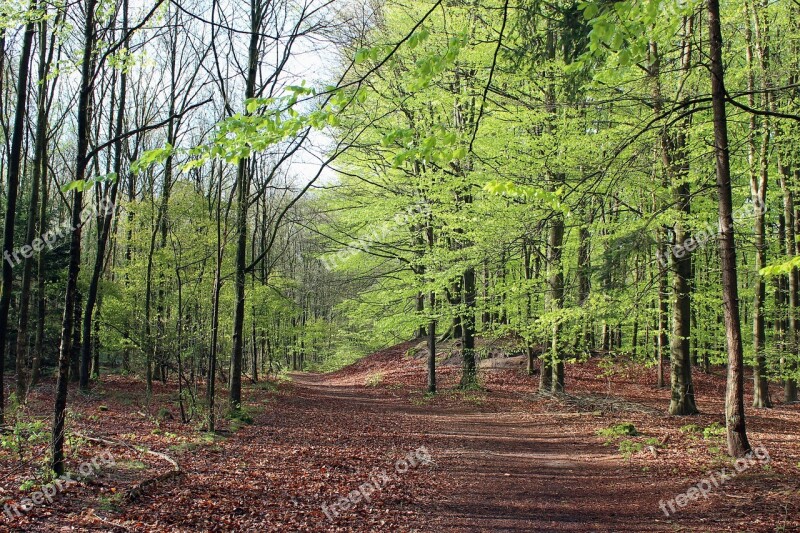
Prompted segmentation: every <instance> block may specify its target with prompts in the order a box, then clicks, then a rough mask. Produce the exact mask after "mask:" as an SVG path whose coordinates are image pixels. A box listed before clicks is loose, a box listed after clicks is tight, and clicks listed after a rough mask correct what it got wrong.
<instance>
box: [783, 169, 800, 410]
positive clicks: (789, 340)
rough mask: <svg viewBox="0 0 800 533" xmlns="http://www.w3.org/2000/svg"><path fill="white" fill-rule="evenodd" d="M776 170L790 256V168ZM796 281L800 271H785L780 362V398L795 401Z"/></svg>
mask: <svg viewBox="0 0 800 533" xmlns="http://www.w3.org/2000/svg"><path fill="white" fill-rule="evenodd" d="M778 171H779V174H780V183H781V190H782V191H783V215H784V218H785V220H786V241H785V249H786V255H787V256H789V257H794V256H795V255H797V240H796V232H795V209H794V193H793V191H792V189H791V187H790V186H789V185H790V184H789V181H788V180H789V179H790V178H791V176H792V170H791V169H790V168H789V167H787V166H786V165H785V164H783V160H782V159H779V161H778ZM798 281H800V272H799V271H798V269H797V268H796V267H794V268H792V269H791V271H790V272H789V275H788V282H787V286H788V288H787V291H788V295H787V296H788V298H787V299H788V304H789V307H788V310H787V327H786V330H787V331H786V351H787V352H788V354H789V356H788V357H785V358H784V361H783V372H784V373H785V374H787V375H786V376H784V386H783V400H784V401H785V402H787V403H789V402H795V401H797V382H796V381H795V379H794V378H793V377H792V376H791V374H792V373H793V371H794V370H795V368H796V367H795V361H796V358H797V357H798V333H800V320H798V317H797V311H798V303H800V300H798V296H800V284H799V283H798Z"/></svg>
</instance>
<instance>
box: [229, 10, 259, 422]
mask: <svg viewBox="0 0 800 533" xmlns="http://www.w3.org/2000/svg"><path fill="white" fill-rule="evenodd" d="M261 17H262V14H261V3H260V0H251V5H250V46H249V56H248V68H247V86H246V88H245V99H248V98H253V97H254V96H255V91H256V76H257V75H258V50H259V43H260V42H261V40H260V34H259V28H260V26H261ZM237 184H238V189H237V196H236V201H237V205H236V232H237V234H236V273H235V281H234V291H235V295H234V310H233V353H232V355H231V368H230V372H231V375H230V395H229V408H230V410H231V411H237V410H239V409H240V408H241V403H242V356H243V354H244V299H245V268H246V267H247V229H248V228H247V207H248V203H249V201H250V169H249V159H243V160H242V161H240V162H239V169H238V174H237Z"/></svg>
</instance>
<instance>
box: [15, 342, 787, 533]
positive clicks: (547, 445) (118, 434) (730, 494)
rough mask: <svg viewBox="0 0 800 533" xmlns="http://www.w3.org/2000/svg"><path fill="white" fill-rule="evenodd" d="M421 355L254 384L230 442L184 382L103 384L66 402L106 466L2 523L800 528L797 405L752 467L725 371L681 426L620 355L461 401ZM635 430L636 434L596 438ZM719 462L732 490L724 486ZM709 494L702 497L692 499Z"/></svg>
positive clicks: (45, 390) (77, 446)
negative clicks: (205, 424) (429, 373)
mask: <svg viewBox="0 0 800 533" xmlns="http://www.w3.org/2000/svg"><path fill="white" fill-rule="evenodd" d="M413 345H414V343H406V344H401V345H398V346H395V347H392V348H388V349H386V350H383V351H381V352H378V353H376V354H373V355H372V356H369V357H367V358H365V359H363V360H361V361H359V362H358V363H356V364H354V365H351V366H349V367H347V368H345V369H343V370H341V371H339V372H336V373H332V374H300V373H297V374H292V375H291V376H290V379H288V380H283V381H282V382H280V383H276V382H262V383H260V384H256V385H251V386H250V387H249V388H248V389H247V390H246V391H245V397H246V399H247V405H246V411H247V412H248V413H249V414H250V415H251V416H252V418H253V421H252V424H247V423H239V422H238V421H233V422H229V421H224V422H225V425H226V427H227V426H230V427H227V431H223V432H222V434H221V435H209V434H208V433H204V432H203V431H202V430H201V429H200V428H199V421H197V420H194V421H193V422H192V423H189V424H183V423H181V422H180V420H178V419H179V414H178V413H179V412H178V410H177V408H176V406H175V400H176V391H175V389H174V388H173V387H171V386H163V385H160V384H159V385H157V386H156V388H155V390H154V395H153V397H152V398H151V399H150V401H149V402H145V401H144V394H143V391H142V388H143V387H142V383H141V382H139V381H137V380H135V379H133V378H130V377H119V376H106V377H105V378H104V379H103V381H102V384H101V385H98V386H97V387H96V388H95V389H94V390H93V392H92V394H90V395H88V396H82V395H78V394H77V393H72V392H71V394H70V410H71V411H70V412H71V416H70V426H71V428H72V429H73V430H75V431H79V432H80V433H81V434H82V435H83V436H84V438H81V437H76V438H74V439H73V440H72V441H71V444H72V445H73V446H74V450H73V453H72V455H71V459H70V468H71V469H72V470H75V471H79V470H80V465H81V464H84V465H86V464H88V465H91V459H92V458H93V457H101V460H99V461H95V464H96V465H98V466H97V467H95V468H93V469H87V470H91V471H90V472H89V475H87V476H86V478H85V479H82V480H80V481H79V482H77V483H74V484H69V486H66V487H63V488H62V487H59V490H57V491H56V492H57V494H56V495H55V496H53V497H52V502H48V501H47V500H45V501H44V502H43V503H42V504H41V505H36V506H34V507H33V509H31V510H29V511H27V512H22V511H20V512H19V516H18V515H17V514H15V513H14V512H13V511H11V515H12V516H11V517H9V516H6V515H2V514H0V531H6V530H10V531H75V530H77V531H87V530H95V531H170V532H178V531H379V530H380V531H425V532H428V531H430V532H433V531H436V532H439V531H509V532H513V531H520V532H521V531H526V532H527V531H631V532H634V531H635V532H643V531H698V532H699V531H800V481H799V480H800V424H799V423H798V422H800V416H798V415H799V414H800V406H798V405H783V404H780V403H779V404H778V405H776V407H775V408H774V409H770V410H758V411H754V410H752V409H748V415H749V418H748V425H749V427H748V429H749V435H750V438H751V441H752V444H753V446H754V447H758V446H763V448H762V450H766V451H767V452H768V454H769V459H770V460H769V462H767V461H766V459H764V457H765V455H764V454H763V453H762V454H761V457H762V458H761V459H759V460H754V461H752V462H751V463H749V464H747V465H746V467H744V466H745V465H742V466H743V467H744V468H743V470H742V471H741V472H740V473H736V471H735V469H734V468H733V466H732V464H731V461H730V460H728V459H726V458H725V455H724V448H725V446H724V442H723V440H722V437H721V436H720V435H719V431H718V430H717V429H716V426H715V425H714V423H715V422H716V423H720V422H722V421H723V417H722V403H721V399H722V397H723V392H724V376H723V375H722V373H721V370H720V369H717V370H716V373H712V374H710V375H706V374H702V373H699V372H698V373H696V374H695V383H696V388H697V398H698V404H699V408H700V409H701V411H703V414H702V415H699V416H694V417H685V418H676V417H669V416H666V415H665V407H666V406H667V404H668V401H669V391H667V390H663V389H657V388H655V387H653V386H652V385H649V384H652V383H654V381H655V379H654V377H655V376H654V370H653V369H643V368H641V367H640V366H638V365H636V366H634V365H633V364H626V363H625V359H624V358H622V357H620V358H618V362H617V364H615V365H614V366H608V365H606V364H603V363H601V361H602V359H600V358H594V359H592V360H590V361H589V362H587V363H584V364H569V365H567V390H568V395H565V396H562V397H553V396H549V395H539V394H536V393H534V392H532V391H535V390H536V377H535V376H534V377H530V376H526V375H523V374H521V373H519V372H517V371H510V370H497V371H486V372H483V373H482V374H481V385H482V389H481V390H475V391H463V392H462V391H459V390H457V389H456V387H455V385H456V381H457V377H458V368H457V367H443V368H441V369H440V373H439V385H440V391H441V392H440V394H438V395H436V396H435V397H429V396H427V395H425V394H423V393H422V390H423V389H424V381H425V377H424V369H423V368H422V363H421V361H420V360H418V359H412V358H410V357H408V356H406V352H407V350H408V349H409V348H410V347H412V346H413ZM598 376H599V377H598ZM772 392H773V398H779V397H780V391H779V390H778V389H777V388H776V389H774V390H773V391H772ZM52 393H53V384H52V383H47V382H46V383H44V384H43V385H42V386H40V387H39V388H37V390H36V391H34V393H33V394H32V397H31V401H30V402H29V404H28V406H27V407H26V409H25V410H24V413H25V414H24V416H23V417H22V419H24V420H27V421H31V420H37V419H38V420H41V421H42V422H43V424H44V425H45V427H47V426H49V418H48V415H49V413H50V406H49V401H50V399H51V398H52ZM26 423H29V422H26ZM627 423H630V424H633V425H634V426H635V428H636V430H637V432H638V435H635V436H625V435H616V436H613V435H607V436H601V435H599V434H598V432H600V431H602V430H604V429H607V428H609V427H611V426H614V425H616V424H627ZM20 427H21V428H22V432H23V433H25V434H26V435H27V436H28V437H30V436H33V438H30V439H29V441H28V440H26V442H25V443H24V444H23V448H22V450H21V451H19V452H16V453H15V454H10V453H9V451H8V450H3V451H0V459H2V463H0V502H2V504H5V505H8V506H11V507H7V509H13V505H15V504H18V503H19V501H20V499H21V498H24V497H26V496H27V497H31V495H32V494H33V493H34V492H35V491H36V490H38V489H39V488H40V487H39V485H40V484H41V482H38V483H33V482H28V483H26V481H28V480H34V479H37V478H39V477H40V476H41V473H40V470H41V468H42V464H43V461H42V459H43V457H44V454H45V453H46V442H40V441H39V440H37V438H36V435H37V430H36V428H35V427H29V426H24V425H22V426H20ZM85 437H97V438H102V439H104V440H105V441H107V442H106V443H101V442H96V441H92V440H86V438H85ZM4 438H6V439H8V438H10V436H9V435H6V436H5V437H4ZM109 442H113V443H114V444H109ZM145 450H152V451H156V452H159V453H163V454H166V455H167V456H169V457H171V458H173V459H174V460H175V461H177V463H178V464H179V465H180V468H181V474H180V476H177V477H173V478H171V479H165V480H162V481H160V482H158V483H154V484H148V483H147V480H150V479H152V478H154V477H157V476H159V475H161V474H163V473H165V472H169V470H170V469H171V466H170V464H169V463H168V462H166V460H165V459H164V458H163V457H160V456H156V455H152V454H148V453H146V451H145ZM109 457H113V464H111V462H110V461H108V460H107V459H108V458H109ZM723 468H724V469H725V471H726V473H727V474H729V475H731V474H732V475H731V477H730V479H727V480H724V481H720V478H719V474H715V475H714V476H713V479H714V480H716V483H712V482H711V478H710V473H715V472H719V471H720V470H722V469H723ZM76 475H77V474H76ZM704 479H707V480H709V482H708V483H705V484H703V480H704ZM142 482H145V485H144V486H140V485H139V484H141V483H142ZM698 483H700V485H699V486H700V487H701V489H702V490H703V493H702V494H698V493H699V490H698V489H695V490H694V491H692V490H690V488H691V487H697V486H698ZM20 485H24V487H23V490H20V489H21V487H20ZM131 487H138V488H139V489H141V490H136V491H134V492H133V493H131V491H130V488H131ZM359 488H360V489H361V491H360V492H354V491H358V490H359ZM682 495H688V496H689V497H684V496H682ZM365 496H366V497H367V498H366V499H365ZM691 496H695V497H696V499H691ZM348 497H349V498H350V503H347V504H344V501H345V499H346V498H348ZM367 499H368V500H369V501H367ZM670 500H671V501H672V506H673V507H674V508H675V512H674V513H673V512H671V510H670V508H669V503H668V502H669V501H670ZM354 502H355V503H354ZM681 502H683V503H684V504H685V505H684V506H683V507H681V506H680V503H681ZM662 503H663V505H661V504H662ZM662 507H663V509H662ZM664 509H666V510H667V511H668V513H669V516H667V514H666V513H665V512H664Z"/></svg>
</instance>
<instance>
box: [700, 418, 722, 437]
mask: <svg viewBox="0 0 800 533" xmlns="http://www.w3.org/2000/svg"><path fill="white" fill-rule="evenodd" d="M725 431H726V430H725V426H723V425H722V424H720V423H719V422H714V423H712V424H711V425H709V426H707V427H705V428H703V438H704V439H706V440H716V439H720V438H722V437H724V436H725Z"/></svg>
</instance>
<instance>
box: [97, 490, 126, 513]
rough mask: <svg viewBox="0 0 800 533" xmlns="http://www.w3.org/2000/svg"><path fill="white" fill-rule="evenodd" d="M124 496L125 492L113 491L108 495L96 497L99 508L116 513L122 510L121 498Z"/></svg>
mask: <svg viewBox="0 0 800 533" xmlns="http://www.w3.org/2000/svg"><path fill="white" fill-rule="evenodd" d="M124 498H125V494H124V493H122V492H115V493H113V494H110V495H108V496H100V498H98V500H97V501H98V503H99V506H100V509H102V510H104V511H107V512H111V513H118V512H120V511H122V500H123V499H124Z"/></svg>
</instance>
